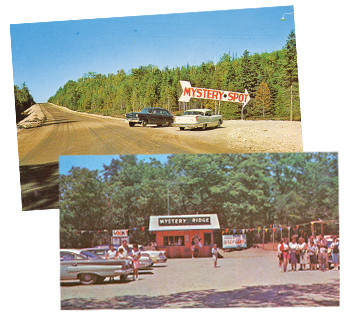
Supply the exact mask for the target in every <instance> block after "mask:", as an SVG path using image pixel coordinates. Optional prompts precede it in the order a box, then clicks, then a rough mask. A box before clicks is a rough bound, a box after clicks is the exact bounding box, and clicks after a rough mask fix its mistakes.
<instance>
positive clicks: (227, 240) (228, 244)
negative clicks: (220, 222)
mask: <svg viewBox="0 0 350 316" xmlns="http://www.w3.org/2000/svg"><path fill="white" fill-rule="evenodd" d="M222 248H224V249H229V248H234V249H239V248H247V236H246V235H245V234H241V235H223V236H222Z"/></svg>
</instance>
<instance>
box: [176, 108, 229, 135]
mask: <svg viewBox="0 0 350 316" xmlns="http://www.w3.org/2000/svg"><path fill="white" fill-rule="evenodd" d="M222 123H223V119H222V115H213V111H212V110H209V109H192V110H187V111H185V112H184V114H183V115H182V116H175V118H174V122H173V126H176V127H179V128H180V130H184V129H185V128H186V127H187V128H200V129H202V130H205V129H206V128H207V127H220V126H221V124H222Z"/></svg>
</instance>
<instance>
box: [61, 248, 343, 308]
mask: <svg viewBox="0 0 350 316" xmlns="http://www.w3.org/2000/svg"><path fill="white" fill-rule="evenodd" d="M339 274H340V271H333V270H332V271H327V272H321V271H298V272H288V273H280V272H279V271H278V260H277V255H276V252H272V251H264V250H261V249H248V250H244V251H236V252H231V253H225V254H224V259H219V267H217V268H214V267H213V262H212V259H211V258H200V259H170V260H168V264H167V265H161V266H158V267H154V268H153V269H152V270H149V271H145V272H143V273H142V274H141V276H140V280H139V281H129V282H127V283H121V282H120V281H119V280H118V281H115V282H113V283H108V282H105V283H104V284H101V285H92V286H82V285H80V284H79V283H78V282H65V283H61V308H62V309H120V308H123V309H131V308H190V307H196V308H199V307H203V308H208V307H215V308H218V307H282V306H284V307H289V306H339V290H340V289H339V288H340V275H339Z"/></svg>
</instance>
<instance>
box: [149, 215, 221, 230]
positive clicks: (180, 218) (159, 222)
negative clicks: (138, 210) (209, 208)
mask: <svg viewBox="0 0 350 316" xmlns="http://www.w3.org/2000/svg"><path fill="white" fill-rule="evenodd" d="M219 228H220V224H219V219H218V216H217V215H216V214H193V215H169V216H150V219H149V231H169V230H192V229H197V230H198V229H219Z"/></svg>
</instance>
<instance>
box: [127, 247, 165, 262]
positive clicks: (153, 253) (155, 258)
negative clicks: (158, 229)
mask: <svg viewBox="0 0 350 316" xmlns="http://www.w3.org/2000/svg"><path fill="white" fill-rule="evenodd" d="M130 246H131V245H130ZM139 249H140V250H141V253H142V252H146V253H148V254H149V256H150V257H151V259H152V262H153V264H155V263H166V262H167V261H168V258H167V257H166V255H165V251H160V250H150V249H147V248H146V247H145V246H142V245H139Z"/></svg>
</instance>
